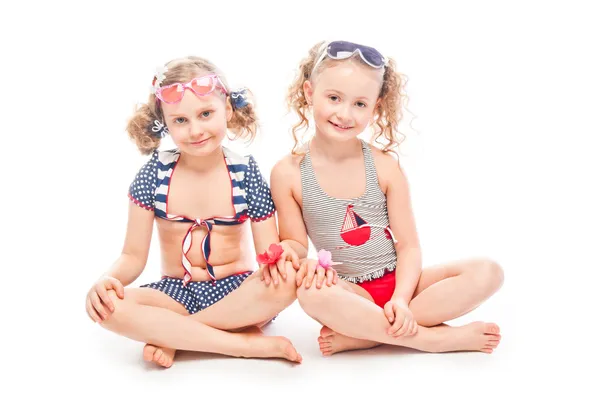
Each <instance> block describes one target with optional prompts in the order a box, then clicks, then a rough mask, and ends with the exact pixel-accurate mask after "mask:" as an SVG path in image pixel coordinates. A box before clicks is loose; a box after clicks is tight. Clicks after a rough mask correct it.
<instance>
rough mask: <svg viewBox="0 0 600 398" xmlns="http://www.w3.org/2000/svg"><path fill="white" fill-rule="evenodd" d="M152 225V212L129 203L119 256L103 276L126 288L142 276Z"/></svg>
mask: <svg viewBox="0 0 600 398" xmlns="http://www.w3.org/2000/svg"><path fill="white" fill-rule="evenodd" d="M153 223H154V212H153V211H149V210H146V209H142V208H140V207H139V206H137V205H136V204H134V203H132V202H129V215H128V220H127V232H126V235H125V242H124V244H123V249H122V251H121V255H120V256H119V258H118V259H117V260H116V261H115V262H114V263H113V265H112V267H110V269H109V270H108V271H107V272H106V273H105V274H104V275H103V276H108V277H112V278H115V279H118V280H119V281H120V282H121V283H122V284H123V286H127V285H129V284H131V283H132V282H133V281H135V280H136V279H137V278H138V277H139V276H140V275H141V274H142V272H143V271H144V268H145V267H146V261H147V260H148V252H149V250H150V243H151V240H152V227H153Z"/></svg>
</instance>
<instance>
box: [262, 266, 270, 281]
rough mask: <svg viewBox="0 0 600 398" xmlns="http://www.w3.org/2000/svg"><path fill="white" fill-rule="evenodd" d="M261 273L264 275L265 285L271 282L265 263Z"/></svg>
mask: <svg viewBox="0 0 600 398" xmlns="http://www.w3.org/2000/svg"><path fill="white" fill-rule="evenodd" d="M263 275H264V277H265V283H266V285H267V286H269V285H270V284H271V273H270V272H269V266H268V265H265V266H264V268H263Z"/></svg>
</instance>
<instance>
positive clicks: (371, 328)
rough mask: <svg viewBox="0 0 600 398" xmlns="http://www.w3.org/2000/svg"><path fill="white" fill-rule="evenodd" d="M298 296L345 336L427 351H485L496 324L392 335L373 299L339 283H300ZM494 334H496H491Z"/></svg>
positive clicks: (309, 310) (311, 312)
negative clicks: (317, 286)
mask: <svg viewBox="0 0 600 398" xmlns="http://www.w3.org/2000/svg"><path fill="white" fill-rule="evenodd" d="M297 293H298V300H299V302H300V305H301V306H302V308H303V309H304V311H305V312H306V313H307V314H308V315H309V316H311V317H312V318H314V319H316V320H317V321H318V322H320V323H321V324H323V325H327V326H328V327H329V328H331V329H332V330H335V331H336V332H338V333H341V334H343V335H345V336H347V337H351V338H355V339H361V340H370V341H373V342H377V343H383V344H389V345H397V346H405V347H409V348H414V349H417V350H421V351H427V352H447V351H484V350H486V349H487V345H488V344H489V341H490V339H492V337H490V336H493V335H491V334H489V332H490V331H492V330H493V328H494V327H495V325H492V324H484V323H482V322H476V323H473V324H470V325H466V326H463V327H460V328H450V327H435V328H424V327H419V330H418V332H417V334H416V335H414V336H408V337H404V336H403V337H392V336H389V335H388V334H387V332H386V330H387V328H389V322H388V321H387V320H386V318H385V316H384V314H383V310H382V309H381V308H380V307H378V306H377V305H376V304H374V303H373V302H371V301H369V300H367V299H365V298H364V297H361V296H359V295H358V294H356V293H353V292H350V291H348V290H347V289H345V288H343V287H341V286H331V287H327V286H324V287H322V288H321V289H317V288H316V287H315V285H314V283H313V286H312V287H311V288H309V289H306V288H304V287H303V286H301V287H300V288H299V289H298V290H297ZM493 338H495V337H493Z"/></svg>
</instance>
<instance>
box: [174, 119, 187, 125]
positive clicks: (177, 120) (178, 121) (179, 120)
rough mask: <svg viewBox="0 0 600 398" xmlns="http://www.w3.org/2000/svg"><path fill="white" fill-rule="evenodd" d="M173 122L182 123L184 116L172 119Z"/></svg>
mask: <svg viewBox="0 0 600 398" xmlns="http://www.w3.org/2000/svg"><path fill="white" fill-rule="evenodd" d="M173 122H174V123H175V124H182V123H185V118H184V117H178V118H176V119H175V120H173Z"/></svg>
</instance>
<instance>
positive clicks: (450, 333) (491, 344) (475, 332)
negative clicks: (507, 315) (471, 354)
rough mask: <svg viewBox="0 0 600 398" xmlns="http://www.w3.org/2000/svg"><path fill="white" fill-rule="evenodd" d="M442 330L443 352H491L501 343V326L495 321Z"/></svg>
mask: <svg viewBox="0 0 600 398" xmlns="http://www.w3.org/2000/svg"><path fill="white" fill-rule="evenodd" d="M442 330H443V332H442V333H443V335H444V338H443V341H442V344H441V346H440V348H441V350H440V351H441V352H451V351H481V352H485V353H487V354H491V353H492V352H493V351H494V349H495V348H496V347H498V344H500V328H499V327H498V325H496V324H495V323H485V322H473V323H469V324H468V325H464V326H458V327H450V328H443V329H442Z"/></svg>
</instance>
